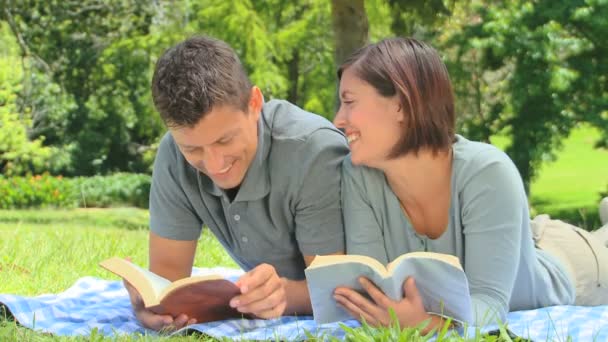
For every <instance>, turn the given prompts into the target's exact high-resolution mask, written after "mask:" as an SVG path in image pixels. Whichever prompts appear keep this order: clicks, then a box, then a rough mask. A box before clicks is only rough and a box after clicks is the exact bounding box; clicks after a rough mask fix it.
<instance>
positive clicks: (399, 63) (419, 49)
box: [338, 38, 455, 158]
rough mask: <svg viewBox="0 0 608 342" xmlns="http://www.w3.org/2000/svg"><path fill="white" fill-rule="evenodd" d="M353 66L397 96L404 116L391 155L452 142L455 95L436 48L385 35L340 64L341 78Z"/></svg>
mask: <svg viewBox="0 0 608 342" xmlns="http://www.w3.org/2000/svg"><path fill="white" fill-rule="evenodd" d="M350 68H352V70H353V71H354V72H355V75H357V77H359V78H360V79H361V80H363V81H365V82H367V83H368V84H370V85H371V86H372V87H373V88H374V89H375V90H376V91H377V92H378V94H379V95H380V96H384V97H392V96H395V95H397V96H399V100H400V102H401V108H402V110H403V111H404V114H405V122H404V125H403V132H402V134H401V139H400V140H399V141H398V142H397V144H396V145H395V147H394V148H393V150H392V152H391V153H390V155H389V157H391V158H395V157H398V156H401V155H404V154H407V153H409V152H413V153H418V151H419V150H420V149H421V148H429V149H431V150H432V151H433V152H437V151H439V150H447V149H449V148H450V146H451V144H452V143H453V142H454V140H455V132H454V131H455V113H454V95H453V92H452V83H451V82H450V76H449V75H448V70H447V68H446V66H445V64H444V63H443V61H441V57H440V56H439V54H438V53H437V51H435V49H433V48H432V47H431V46H429V45H428V44H426V43H424V42H421V41H419V40H416V39H414V38H390V39H385V40H382V41H380V42H378V43H375V44H370V45H367V46H365V47H363V48H361V49H359V50H358V51H356V52H355V53H353V55H351V56H350V57H349V58H348V59H347V60H346V61H345V62H344V64H342V65H341V66H340V68H339V69H338V78H342V73H344V71H345V70H346V69H350Z"/></svg>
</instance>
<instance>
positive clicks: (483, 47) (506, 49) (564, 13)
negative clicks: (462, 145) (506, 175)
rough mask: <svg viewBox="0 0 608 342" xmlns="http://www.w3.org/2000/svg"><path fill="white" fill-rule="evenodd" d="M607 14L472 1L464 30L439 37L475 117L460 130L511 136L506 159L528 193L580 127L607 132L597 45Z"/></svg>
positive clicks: (564, 5) (601, 52)
mask: <svg viewBox="0 0 608 342" xmlns="http://www.w3.org/2000/svg"><path fill="white" fill-rule="evenodd" d="M607 11H608V4H606V3H605V2H604V3H602V2H594V1H591V2H586V3H585V2H583V1H576V2H572V1H562V2H558V3H556V2H554V1H538V2H534V3H532V2H528V1H514V2H499V3H491V4H490V3H486V2H482V1H476V2H474V3H473V5H472V6H471V7H467V8H464V9H463V10H462V11H461V12H460V16H461V18H460V20H461V22H466V23H465V24H464V25H462V26H461V27H460V29H458V28H456V30H454V31H452V32H455V33H454V34H448V35H446V37H444V43H445V45H446V46H448V47H451V48H453V49H454V51H453V52H452V53H453V56H454V57H455V59H454V60H453V61H452V63H450V66H451V67H452V70H453V69H456V71H455V72H453V75H455V76H456V78H458V79H459V80H458V81H456V82H455V84H456V88H457V94H459V95H460V96H463V97H465V100H464V101H461V102H460V105H461V106H462V105H464V106H462V107H460V108H461V109H465V110H466V111H468V112H469V115H470V117H472V118H473V119H472V120H469V121H467V122H466V123H464V124H463V127H464V130H465V131H466V132H468V133H470V134H469V135H470V136H471V137H472V138H475V139H479V140H489V137H490V135H491V134H493V133H496V132H504V133H506V134H508V135H509V136H510V138H511V145H510V146H508V147H507V153H508V154H509V156H510V157H511V158H512V159H513V160H514V162H515V164H516V165H517V167H518V169H519V171H520V173H521V175H522V177H523V179H524V182H525V184H526V186H527V187H528V186H529V184H530V181H531V179H533V178H534V177H535V176H536V174H537V170H538V168H539V166H540V164H541V162H542V161H544V160H547V159H553V158H554V157H555V155H554V153H555V151H556V149H557V148H559V147H560V146H561V142H562V140H563V138H565V137H566V136H567V135H568V133H569V132H570V130H571V129H572V128H573V127H574V126H575V125H576V123H577V122H581V121H589V122H592V123H594V124H596V125H598V126H603V128H604V129H605V128H606V127H608V124H607V123H606V120H605V119H601V118H602V113H603V112H605V111H606V108H607V104H608V101H607V100H608V98H607V96H608V95H607V94H608V93H607V92H606V79H605V76H600V75H606V63H605V59H606V56H605V49H606V47H605V44H600V43H599V42H600V41H601V39H602V37H603V36H604V35H605V34H606V29H608V27H607V26H606V23H605V20H604V19H600V18H605V17H606V15H608V12H607ZM583 18H584V19H583ZM598 21H602V23H597V25H595V24H593V25H591V28H590V25H589V24H588V23H587V22H592V23H595V22H598ZM583 61H584V62H583ZM467 75H468V76H467ZM467 77H468V79H471V80H472V82H466V79H467ZM583 83H585V85H583ZM467 97H468V99H467ZM573 100H574V101H573ZM463 107H464V108H463ZM597 118H600V119H597Z"/></svg>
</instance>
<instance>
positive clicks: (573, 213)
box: [531, 127, 608, 228]
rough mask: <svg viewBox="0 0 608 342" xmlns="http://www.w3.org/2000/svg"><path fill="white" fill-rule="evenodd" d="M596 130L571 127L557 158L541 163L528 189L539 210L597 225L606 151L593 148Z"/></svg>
mask: <svg viewBox="0 0 608 342" xmlns="http://www.w3.org/2000/svg"><path fill="white" fill-rule="evenodd" d="M599 134H600V133H599V132H598V130H597V129H594V128H589V127H581V128H579V129H576V130H574V131H573V132H572V134H571V135H570V137H569V138H568V139H567V140H566V141H565V143H564V147H563V149H562V150H560V151H559V152H558V158H557V160H556V161H553V162H546V163H544V164H543V165H542V167H541V169H540V170H539V177H538V178H537V179H536V180H535V181H534V182H533V183H532V191H531V192H532V198H531V203H532V205H533V207H534V208H535V209H536V211H537V212H538V213H543V212H546V213H550V214H552V215H555V216H558V217H565V218H569V219H571V220H576V221H578V222H579V224H580V225H584V226H585V227H587V228H597V227H598V224H599V218H598V214H597V205H598V203H599V201H600V195H599V193H600V192H604V193H606V192H608V151H607V150H600V149H595V148H593V144H594V143H595V141H597V137H599Z"/></svg>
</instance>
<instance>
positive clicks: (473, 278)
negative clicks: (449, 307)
mask: <svg viewBox="0 0 608 342" xmlns="http://www.w3.org/2000/svg"><path fill="white" fill-rule="evenodd" d="M453 148H454V154H453V156H454V157H453V163H452V165H453V166H452V178H451V179H452V180H451V187H452V188H451V203H450V213H449V223H448V227H447V229H446V231H445V232H444V233H443V234H442V235H441V236H440V237H439V238H437V239H435V240H431V239H428V238H425V237H423V236H419V235H418V234H416V232H415V230H414V229H413V227H412V225H411V223H410V222H409V220H408V219H407V217H406V216H405V215H404V213H403V211H402V210H401V206H400V204H399V200H398V198H397V197H396V195H395V194H394V193H393V191H392V190H391V188H390V186H389V185H388V183H387V181H386V177H385V176H384V173H383V172H381V171H380V170H377V169H371V168H367V167H357V166H353V165H352V163H351V161H350V157H347V158H346V159H345V161H344V166H343V175H342V180H343V185H342V201H343V202H342V205H343V210H344V226H345V233H346V251H347V253H349V254H364V255H369V256H372V257H375V258H376V259H378V260H379V261H380V262H383V263H387V262H389V261H392V260H394V259H395V258H396V257H398V256H399V255H401V254H403V253H407V252H414V251H421V250H428V251H430V252H438V253H446V254H451V255H455V256H457V257H458V258H459V259H460V262H461V263H462V264H463V267H464V270H465V273H466V275H467V279H468V281H469V286H470V291H471V299H472V301H473V309H474V313H475V314H476V322H477V324H481V325H483V324H484V323H487V321H488V320H489V321H490V323H494V322H495V318H496V317H498V318H500V319H502V320H504V318H505V317H506V314H507V312H508V311H509V310H525V309H535V308H540V307H546V306H550V305H560V304H572V303H573V302H574V298H575V289H574V285H573V284H572V282H571V281H570V278H569V277H568V275H567V273H566V271H565V269H564V267H563V266H562V265H561V263H560V262H559V261H558V260H557V259H556V258H555V257H553V256H552V255H549V254H547V253H546V252H544V251H541V250H538V249H536V248H535V247H534V242H533V240H532V232H531V230H530V219H529V212H528V201H527V199H526V193H525V191H524V187H523V183H522V180H521V177H520V175H519V172H518V171H517V168H516V167H515V165H514V164H513V162H512V161H511V160H510V159H509V157H508V156H507V155H506V154H504V153H503V152H502V151H500V150H498V149H497V148H495V147H494V146H491V145H488V144H483V143H478V142H473V141H469V140H467V139H465V138H463V137H461V136H457V141H456V142H455V143H454V144H453ZM438 277H440V275H438Z"/></svg>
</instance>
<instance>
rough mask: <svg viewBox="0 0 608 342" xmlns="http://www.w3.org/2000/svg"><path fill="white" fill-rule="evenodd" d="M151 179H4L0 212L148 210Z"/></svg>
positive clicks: (46, 176) (141, 176) (138, 176)
mask: <svg viewBox="0 0 608 342" xmlns="http://www.w3.org/2000/svg"><path fill="white" fill-rule="evenodd" d="M150 180H151V179H150V176H149V175H145V174H128V173H117V174H113V175H110V176H95V177H75V178H64V177H62V176H51V175H49V174H43V175H36V176H27V177H3V176H0V209H14V208H36V207H55V208H73V207H83V208H92V207H97V208H102V207H112V206H134V207H140V208H147V207H148V198H149V195H150Z"/></svg>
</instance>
